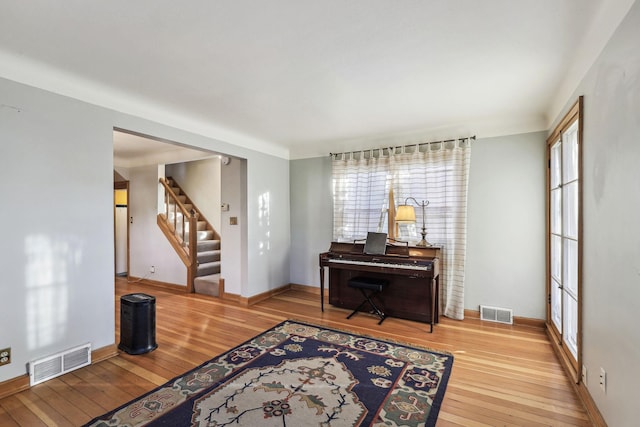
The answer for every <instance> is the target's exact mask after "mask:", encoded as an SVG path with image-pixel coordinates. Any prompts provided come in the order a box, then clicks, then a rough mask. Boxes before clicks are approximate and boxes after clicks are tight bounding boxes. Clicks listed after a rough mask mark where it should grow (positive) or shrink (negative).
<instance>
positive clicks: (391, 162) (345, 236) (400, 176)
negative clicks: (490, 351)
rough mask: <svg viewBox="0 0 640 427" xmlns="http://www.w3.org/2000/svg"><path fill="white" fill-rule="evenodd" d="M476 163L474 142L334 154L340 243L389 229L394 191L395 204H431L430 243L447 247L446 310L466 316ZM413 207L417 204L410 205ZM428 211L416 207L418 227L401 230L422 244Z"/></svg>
mask: <svg viewBox="0 0 640 427" xmlns="http://www.w3.org/2000/svg"><path fill="white" fill-rule="evenodd" d="M470 161H471V145H470V140H469V139H461V140H455V141H449V142H444V143H435V144H434V143H432V144H425V145H416V146H411V147H403V148H401V149H388V150H384V151H383V150H373V151H365V152H360V153H348V154H342V155H338V156H334V158H333V163H332V170H333V200H334V219H333V220H334V228H333V238H334V240H337V241H340V240H354V239H361V238H364V237H366V233H367V232H368V231H376V230H378V231H384V232H386V231H387V221H386V209H387V207H388V200H389V199H388V196H389V190H390V189H391V188H393V191H394V196H395V204H396V206H397V205H400V204H404V202H405V199H406V198H408V197H413V198H415V199H416V200H417V201H418V202H422V201H423V200H424V201H428V202H429V205H428V206H427V208H426V221H425V222H426V228H427V241H428V242H429V243H431V244H432V245H434V246H438V247H441V248H442V249H441V260H440V261H441V269H440V308H441V313H443V314H444V315H445V316H447V317H451V318H454V319H463V318H464V269H465V253H466V236H467V184H468V176H469V165H470ZM409 204H412V203H411V201H409ZM421 228H422V211H421V208H420V207H417V206H416V224H415V227H408V228H401V229H400V236H399V237H400V238H404V239H408V240H412V241H417V240H419V239H420V236H419V233H418V231H419V229H421Z"/></svg>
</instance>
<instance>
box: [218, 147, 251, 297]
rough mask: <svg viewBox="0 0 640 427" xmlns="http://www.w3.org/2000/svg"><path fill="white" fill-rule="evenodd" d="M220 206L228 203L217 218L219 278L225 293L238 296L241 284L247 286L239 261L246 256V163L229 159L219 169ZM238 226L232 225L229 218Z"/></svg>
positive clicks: (246, 270)
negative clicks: (222, 281)
mask: <svg viewBox="0 0 640 427" xmlns="http://www.w3.org/2000/svg"><path fill="white" fill-rule="evenodd" d="M220 178H221V181H222V183H223V185H222V188H221V197H220V199H221V203H227V204H228V205H229V210H228V211H225V212H221V214H220V218H221V219H220V223H221V225H220V236H221V238H222V242H221V245H222V253H221V256H222V263H221V267H220V268H221V272H220V275H221V277H222V278H224V290H225V292H226V293H230V294H236V295H240V294H241V293H242V284H243V283H247V277H248V268H247V264H246V262H247V260H246V259H245V258H243V257H242V254H243V253H246V252H247V232H246V230H247V227H246V224H247V214H246V212H247V192H246V190H245V189H246V188H247V161H246V160H244V159H237V158H233V159H231V162H230V163H229V164H227V165H221V169H220ZM232 217H235V218H237V224H236V225H232V224H231V221H230V220H231V218H232Z"/></svg>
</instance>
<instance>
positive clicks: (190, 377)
mask: <svg viewBox="0 0 640 427" xmlns="http://www.w3.org/2000/svg"><path fill="white" fill-rule="evenodd" d="M452 364H453V356H451V355H449V354H444V353H436V352H433V351H427V350H424V349H420V348H414V347H409V346H406V345H402V344H398V343H394V342H389V341H384V340H381V339H374V338H370V337H365V336H360V335H356V334H353V333H347V332H343V331H339V330H335V329H329V328H327V327H323V326H316V325H310V324H305V323H301V322H296V321H285V322H282V323H281V324H279V325H277V326H275V327H273V328H272V329H269V330H267V331H265V332H263V333H261V334H260V335H258V336H256V337H255V338H253V339H251V340H249V341H247V342H245V343H244V344H241V345H239V346H237V347H235V348H233V349H231V350H229V351H228V352H226V353H224V354H222V355H220V356H218V357H216V358H214V359H212V360H210V361H208V362H206V363H204V364H202V365H201V366H199V367H197V368H195V369H193V370H191V371H189V372H187V373H185V374H184V375H181V376H179V377H177V378H174V379H173V380H171V381H169V382H168V383H166V384H164V385H163V386H160V387H158V388H156V389H155V390H153V391H151V392H149V393H148V394H146V395H144V396H141V397H139V398H137V399H135V400H133V401H131V402H129V403H127V404H126V405H123V406H122V407H120V408H118V409H116V410H114V411H112V412H109V413H107V414H105V415H103V416H101V417H98V418H96V419H94V420H92V421H91V422H90V423H89V424H87V426H93V427H107V426H132V427H133V426H143V425H147V426H201V427H205V426H206V427H213V426H216V427H221V426H246V427H254V426H289V427H298V426H425V425H426V426H433V425H435V423H436V419H437V417H438V411H439V410H440V405H441V403H442V399H443V397H444V393H445V388H446V386H447V381H448V380H449V375H450V373H451V367H452Z"/></svg>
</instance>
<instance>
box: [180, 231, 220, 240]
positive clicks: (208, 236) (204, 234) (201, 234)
mask: <svg viewBox="0 0 640 427" xmlns="http://www.w3.org/2000/svg"><path fill="white" fill-rule="evenodd" d="M188 229H189V227H187V230H188ZM196 233H197V234H196V240H197V241H198V242H202V241H208V240H213V230H202V231H197V232H196ZM184 238H185V240H187V241H189V231H187V232H186V233H185V235H184ZM218 242H219V240H218Z"/></svg>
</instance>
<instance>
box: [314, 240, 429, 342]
mask: <svg viewBox="0 0 640 427" xmlns="http://www.w3.org/2000/svg"><path fill="white" fill-rule="evenodd" d="M364 245H365V244H364V243H358V242H353V243H350V242H332V243H331V247H330V248H329V251H328V252H323V253H321V254H320V308H321V310H322V311H324V278H325V268H327V269H328V270H329V303H330V304H331V305H333V306H336V307H341V308H348V309H352V310H353V309H354V308H355V307H357V306H358V304H360V302H361V301H362V294H360V293H359V292H358V290H357V289H353V288H350V287H349V286H347V281H348V280H349V279H350V278H352V277H356V276H369V277H373V278H381V279H382V278H384V279H386V280H387V281H388V282H389V285H388V286H386V287H385V289H384V291H383V292H382V293H381V294H380V299H379V300H380V301H381V305H382V307H383V311H384V313H385V314H386V315H387V316H392V317H398V318H402V319H409V320H417V321H421V322H427V323H429V325H430V330H431V332H433V325H434V324H435V323H438V318H439V308H438V300H439V293H440V289H439V286H440V284H439V273H440V270H439V269H440V248H437V247H416V246H408V245H399V244H388V245H387V247H386V251H385V254H384V255H370V254H366V253H365V252H364Z"/></svg>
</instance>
